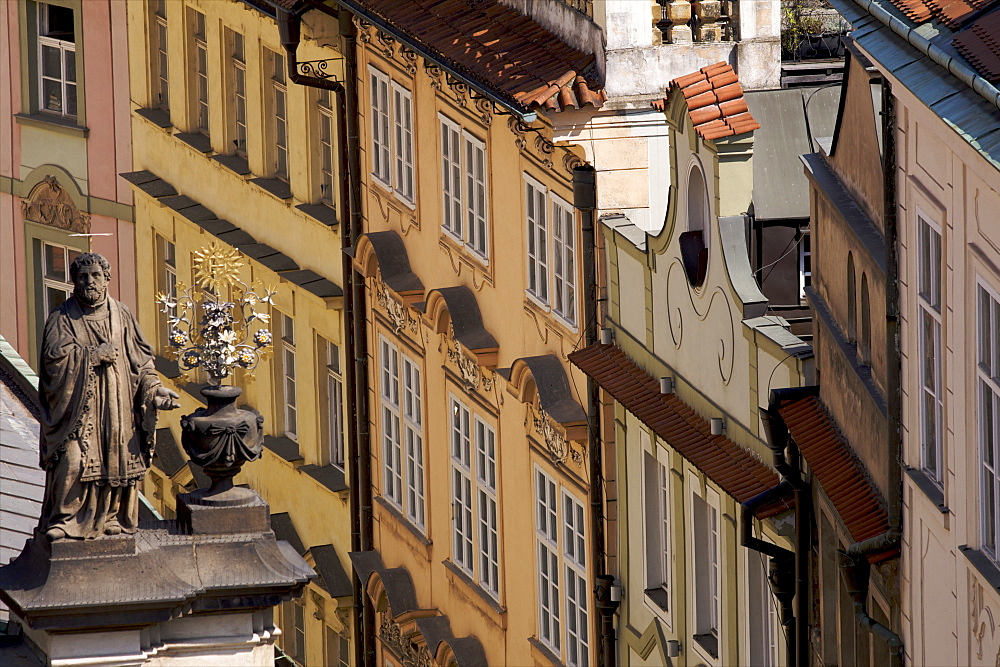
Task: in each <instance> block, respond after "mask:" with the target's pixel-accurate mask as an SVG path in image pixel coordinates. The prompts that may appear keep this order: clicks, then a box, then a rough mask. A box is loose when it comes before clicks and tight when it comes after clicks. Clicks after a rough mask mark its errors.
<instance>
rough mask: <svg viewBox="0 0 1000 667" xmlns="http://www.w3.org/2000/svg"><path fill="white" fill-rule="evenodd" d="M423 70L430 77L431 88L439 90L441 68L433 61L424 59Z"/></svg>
mask: <svg viewBox="0 0 1000 667" xmlns="http://www.w3.org/2000/svg"><path fill="white" fill-rule="evenodd" d="M424 72H425V73H426V74H427V76H429V77H430V79H431V88H433V89H434V90H441V79H442V78H443V77H442V76H441V75H442V74H443V72H442V70H441V68H440V67H438V66H437V65H435V64H434V62H432V61H430V60H426V59H425V60H424Z"/></svg>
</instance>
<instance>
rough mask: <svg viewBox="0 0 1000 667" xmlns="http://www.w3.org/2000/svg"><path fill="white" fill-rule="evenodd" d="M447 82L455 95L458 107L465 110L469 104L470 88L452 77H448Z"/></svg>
mask: <svg viewBox="0 0 1000 667" xmlns="http://www.w3.org/2000/svg"><path fill="white" fill-rule="evenodd" d="M447 80H448V87H449V88H451V92H452V93H454V95H455V101H456V102H458V106H460V107H462V108H463V109H464V108H465V107H466V106H467V105H468V104H469V86H467V85H466V84H464V83H462V82H461V81H459V80H458V79H455V78H452V77H450V76H449V77H447Z"/></svg>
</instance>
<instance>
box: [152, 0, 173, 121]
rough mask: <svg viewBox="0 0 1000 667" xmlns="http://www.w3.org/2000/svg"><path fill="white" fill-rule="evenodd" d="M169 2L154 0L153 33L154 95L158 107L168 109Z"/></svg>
mask: <svg viewBox="0 0 1000 667" xmlns="http://www.w3.org/2000/svg"><path fill="white" fill-rule="evenodd" d="M166 5H167V2H166V0H154V1H153V26H152V30H151V31H150V33H151V39H152V47H153V48H152V51H153V65H154V73H153V97H154V99H155V102H156V107H157V108H159V109H163V110H164V111H166V110H167V109H169V108H170V107H169V96H168V94H167V88H168V85H169V77H168V75H167V6H166Z"/></svg>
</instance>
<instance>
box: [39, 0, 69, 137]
mask: <svg viewBox="0 0 1000 667" xmlns="http://www.w3.org/2000/svg"><path fill="white" fill-rule="evenodd" d="M50 6H58V5H49V4H47V3H44V2H39V3H38V5H37V8H38V23H37V26H36V30H37V32H36V36H37V39H38V110H39V111H41V112H44V113H48V114H54V115H56V116H62V117H63V118H76V117H78V116H79V115H80V109H79V106H80V95H79V81H78V79H79V72H78V71H77V69H78V68H77V62H76V42H75V41H73V42H68V41H65V40H61V39H56V38H55V37H46V36H45V35H44V34H43V33H45V32H48V30H47V28H46V25H45V23H46V19H47V18H48V8H49V7H50ZM71 11H72V12H73V19H74V26H75V21H76V12H77V11H78V10H76V9H72V10H71ZM79 37H80V36H79V35H77V34H76V30H75V28H74V34H73V38H74V40H76V39H79ZM46 48H50V49H58V51H59V76H58V77H56V76H55V75H54V74H45V72H44V68H45V57H44V53H45V49H46ZM68 58H72V59H73V72H74V74H73V79H72V80H70V78H69V73H68V72H67V67H66V62H67V59H68ZM46 81H55V82H58V83H59V90H60V93H59V94H60V98H59V100H60V101H59V110H55V109H49V108H48V105H47V104H46V99H45V82H46ZM70 86H72V87H73V88H75V89H77V90H76V93H77V95H76V104H75V107H74V109H73V113H67V111H66V102H67V99H68V93H69V88H70Z"/></svg>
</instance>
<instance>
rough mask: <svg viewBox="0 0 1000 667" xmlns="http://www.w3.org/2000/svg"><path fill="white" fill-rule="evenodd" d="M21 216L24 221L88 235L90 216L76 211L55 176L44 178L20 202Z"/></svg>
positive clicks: (74, 205)
mask: <svg viewBox="0 0 1000 667" xmlns="http://www.w3.org/2000/svg"><path fill="white" fill-rule="evenodd" d="M21 215H22V216H23V217H24V219H25V220H32V221H34V222H40V223H42V224H43V225H48V226H50V227H58V228H59V229H68V230H69V231H71V232H77V233H79V234H89V233H90V214H89V213H82V212H80V210H79V209H77V207H76V204H74V203H73V199H72V198H71V197H70V196H69V193H68V192H66V190H65V189H64V188H63V187H62V186H61V185H59V181H58V180H56V177H55V176H51V175H49V176H46V177H45V180H44V181H42V182H41V183H39V184H38V185H36V186H35V187H34V189H33V190H32V191H31V195H30V196H29V197H28V198H27V199H22V200H21Z"/></svg>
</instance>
